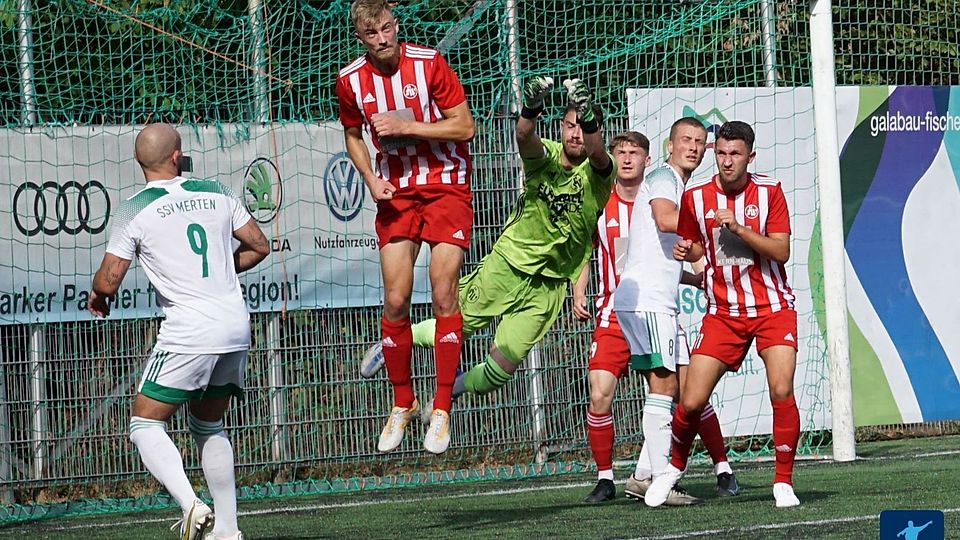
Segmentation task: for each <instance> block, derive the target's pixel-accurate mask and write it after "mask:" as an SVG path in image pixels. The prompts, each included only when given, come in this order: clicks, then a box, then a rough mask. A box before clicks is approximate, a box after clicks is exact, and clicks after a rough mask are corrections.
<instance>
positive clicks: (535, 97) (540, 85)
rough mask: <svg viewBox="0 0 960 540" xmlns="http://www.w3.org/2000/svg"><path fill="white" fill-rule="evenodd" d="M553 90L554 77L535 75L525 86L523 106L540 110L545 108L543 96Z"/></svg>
mask: <svg viewBox="0 0 960 540" xmlns="http://www.w3.org/2000/svg"><path fill="white" fill-rule="evenodd" d="M551 88H553V77H544V76H542V75H535V76H533V77H530V78H529V79H527V82H526V83H525V84H524V85H523V106H524V107H527V108H529V109H538V108H540V107H542V106H543V96H545V95H547V92H549V91H550V89H551Z"/></svg>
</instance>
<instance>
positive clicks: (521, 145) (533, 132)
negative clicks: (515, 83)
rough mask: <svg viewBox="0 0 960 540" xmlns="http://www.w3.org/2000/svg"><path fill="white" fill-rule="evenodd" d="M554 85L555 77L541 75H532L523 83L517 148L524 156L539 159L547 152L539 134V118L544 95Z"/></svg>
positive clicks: (521, 155)
mask: <svg viewBox="0 0 960 540" xmlns="http://www.w3.org/2000/svg"><path fill="white" fill-rule="evenodd" d="M552 87H553V79H552V78H550V77H541V76H536V77H532V78H531V79H530V80H528V81H527V82H526V84H524V85H523V108H522V109H520V118H519V119H517V133H516V136H517V148H518V149H519V150H520V157H522V158H525V159H537V158H541V157H543V156H544V155H545V154H546V152H545V151H544V149H543V143H542V142H540V136H539V135H537V119H538V118H539V117H540V113H542V112H543V96H544V95H546V93H547V92H549V91H550V89H551V88H552Z"/></svg>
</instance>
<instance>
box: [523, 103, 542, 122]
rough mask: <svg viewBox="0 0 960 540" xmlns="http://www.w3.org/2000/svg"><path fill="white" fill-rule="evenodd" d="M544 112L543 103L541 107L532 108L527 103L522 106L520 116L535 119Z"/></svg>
mask: <svg viewBox="0 0 960 540" xmlns="http://www.w3.org/2000/svg"><path fill="white" fill-rule="evenodd" d="M542 112H543V103H541V104H540V106H539V107H536V108H533V109H531V108H530V107H527V106H526V105H524V106H523V107H521V108H520V116H522V117H524V118H526V119H527V120H533V119H535V118H536V117H538V116H540V113H542Z"/></svg>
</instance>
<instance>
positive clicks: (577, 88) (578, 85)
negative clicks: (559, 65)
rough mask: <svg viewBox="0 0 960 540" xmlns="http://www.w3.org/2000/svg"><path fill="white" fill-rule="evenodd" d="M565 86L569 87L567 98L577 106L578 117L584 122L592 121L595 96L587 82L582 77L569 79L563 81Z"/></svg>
mask: <svg viewBox="0 0 960 540" xmlns="http://www.w3.org/2000/svg"><path fill="white" fill-rule="evenodd" d="M563 86H564V88H566V89H567V100H569V102H570V104H571V105H573V106H574V107H576V108H577V119H578V120H579V121H580V122H581V123H583V122H590V121H592V120H593V119H594V116H593V96H592V95H591V94H590V89H589V88H588V87H587V83H585V82H583V81H581V80H580V79H567V80H565V81H563Z"/></svg>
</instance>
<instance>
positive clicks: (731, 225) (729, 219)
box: [713, 208, 740, 234]
mask: <svg viewBox="0 0 960 540" xmlns="http://www.w3.org/2000/svg"><path fill="white" fill-rule="evenodd" d="M713 220H714V221H716V222H717V226H718V227H726V228H728V229H730V232H732V233H734V234H738V233H739V232H740V224H739V223H737V216H736V215H735V214H734V213H733V210H730V209H729V208H720V209H718V210H717V215H716V216H715V217H714V218H713Z"/></svg>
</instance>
